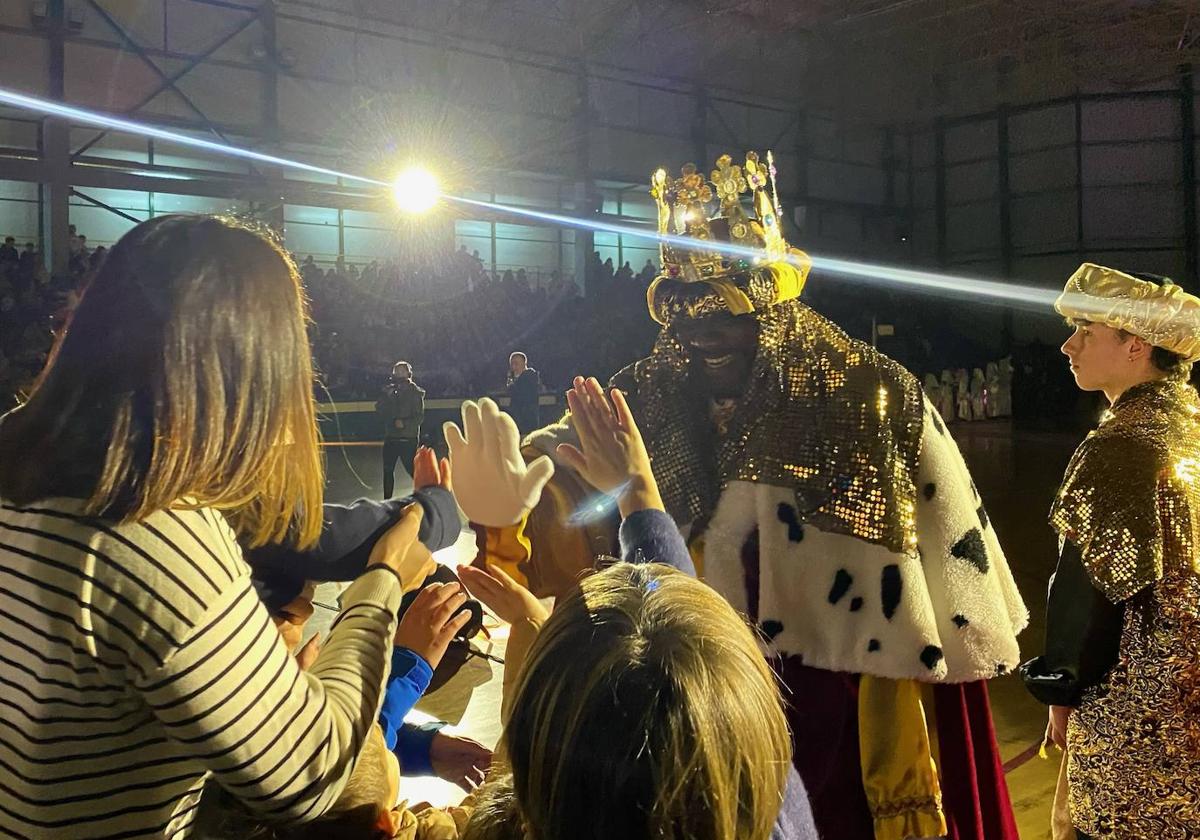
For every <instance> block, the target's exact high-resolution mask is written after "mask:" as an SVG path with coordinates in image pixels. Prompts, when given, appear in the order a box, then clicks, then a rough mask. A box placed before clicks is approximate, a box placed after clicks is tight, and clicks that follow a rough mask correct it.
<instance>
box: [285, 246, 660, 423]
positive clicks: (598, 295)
mask: <svg viewBox="0 0 1200 840" xmlns="http://www.w3.org/2000/svg"><path fill="white" fill-rule="evenodd" d="M299 264H300V270H301V273H302V275H303V276H304V280H305V287H306V288H307V290H308V294H309V297H310V299H311V302H312V309H313V315H314V321H315V327H314V336H313V345H314V353H315V356H316V359H317V365H318V367H319V369H320V371H321V374H322V382H323V385H324V388H325V389H327V391H328V396H331V397H333V398H334V399H338V400H354V399H374V398H375V397H376V396H377V395H378V393H379V391H380V388H382V386H383V383H384V381H385V380H386V378H387V374H388V371H390V370H391V365H392V363H393V362H394V361H395V360H396V359H405V360H407V361H409V362H411V363H412V365H413V374H414V377H415V379H416V380H417V381H418V382H419V383H420V384H421V387H423V388H425V390H426V392H427V393H428V395H429V396H430V397H448V396H480V395H484V394H495V393H501V392H503V390H504V385H505V376H506V374H507V361H508V357H509V354H510V352H512V351H514V350H521V351H524V352H526V353H528V354H529V356H530V358H532V359H535V360H536V362H537V367H538V369H539V370H540V372H541V376H542V382H543V384H544V385H546V386H547V387H550V388H554V389H561V388H565V387H567V386H568V385H569V384H570V381H571V377H572V376H574V374H575V373H577V372H578V371H580V370H586V371H588V372H593V373H595V374H596V375H598V376H608V375H610V374H612V373H615V372H616V371H617V370H619V369H620V368H621V367H622V366H624V365H625V364H628V363H629V362H632V361H634V360H635V359H637V358H638V357H639V356H641V355H644V354H645V352H646V351H647V350H649V348H650V345H651V343H652V342H653V339H654V335H655V333H656V325H655V324H654V323H653V322H652V321H651V320H650V319H649V317H648V316H647V315H646V304H645V290H646V286H647V285H648V284H649V282H650V280H651V279H652V278H653V276H654V271H655V269H654V267H653V265H651V264H650V263H648V262H647V264H646V265H645V266H643V268H642V270H641V271H640V272H638V273H637V274H635V273H634V271H633V268H632V266H630V264H629V263H628V262H626V263H625V264H624V265H623V266H620V267H618V268H614V266H613V264H612V261H611V260H607V261H603V262H602V261H601V260H600V258H599V255H598V254H593V257H592V263H591V265H590V266H589V268H588V272H587V278H586V280H585V285H586V287H587V289H588V295H587V296H586V297H585V296H584V295H583V294H582V290H581V289H580V287H579V286H578V285H577V284H576V283H575V282H574V281H573V280H571V279H569V278H566V279H564V278H563V277H561V276H560V275H559V274H558V272H551V273H550V274H549V275H548V276H538V277H536V278H533V277H531V274H530V273H529V272H527V271H526V270H525V269H517V270H516V271H513V270H512V269H505V270H504V271H495V272H492V271H487V270H485V269H484V267H483V264H482V263H481V262H480V260H479V258H478V256H477V255H471V254H468V253H467V251H466V249H465V248H463V249H460V250H459V251H458V252H456V253H454V254H452V255H450V256H448V257H447V258H445V259H444V260H442V261H441V262H440V263H439V264H437V265H429V264H425V265H418V266H413V267H404V266H401V265H400V264H398V263H396V262H384V263H378V262H371V263H369V264H367V265H363V266H358V265H354V264H351V263H346V262H344V261H343V260H340V259H339V260H338V261H337V262H335V263H334V264H332V265H330V266H328V267H326V268H323V267H322V266H321V265H319V264H318V263H317V262H316V261H315V260H314V259H313V258H312V257H311V256H305V257H304V258H303V259H301V260H300V261H299ZM450 335H453V336H454V338H453V340H448V339H447V336H450ZM323 396H324V395H323Z"/></svg>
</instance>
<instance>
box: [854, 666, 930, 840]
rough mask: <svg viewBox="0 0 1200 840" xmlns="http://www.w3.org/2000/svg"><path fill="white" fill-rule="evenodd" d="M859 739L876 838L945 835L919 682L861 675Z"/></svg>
mask: <svg viewBox="0 0 1200 840" xmlns="http://www.w3.org/2000/svg"><path fill="white" fill-rule="evenodd" d="M858 741H859V752H860V754H861V758H862V776H863V789H864V790H865V791H866V794H867V804H868V805H870V807H871V814H872V815H873V816H874V818H875V840H905V838H908V837H942V836H943V835H945V834H946V831H947V829H946V815H945V812H944V811H943V810H942V791H941V787H940V786H939V785H938V778H937V768H936V766H935V765H934V761H933V751H932V747H931V745H930V741H929V728H928V725H927V724H926V722H925V709H924V706H923V704H922V702H921V685H920V684H919V683H917V682H916V681H915V680H889V679H884V678H882V677H873V676H870V675H868V674H864V675H863V676H862V677H861V678H860V679H859V683H858Z"/></svg>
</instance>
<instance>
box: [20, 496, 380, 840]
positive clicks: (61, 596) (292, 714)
mask: <svg viewBox="0 0 1200 840" xmlns="http://www.w3.org/2000/svg"><path fill="white" fill-rule="evenodd" d="M80 510H81V502H79V501H75V500H62V499H57V500H50V501H46V502H41V503H38V504H36V505H32V506H29V507H24V508H19V507H15V506H13V505H8V504H3V503H0V836H12V837H22V838H40V837H53V838H56V840H58V838H72V837H79V838H89V840H100V839H101V838H119V837H120V838H124V837H186V836H187V835H188V834H189V831H190V826H191V823H192V820H193V818H194V816H195V813H196V807H197V804H198V801H199V796H200V791H201V789H202V787H203V785H204V782H205V780H206V778H207V777H208V776H209V774H211V775H212V777H213V778H214V779H215V780H216V781H218V782H219V783H220V784H221V785H222V786H223V787H225V788H226V789H227V790H228V791H229V792H230V793H231V794H233V795H234V796H236V797H237V798H238V799H240V800H242V801H243V802H244V803H245V804H246V805H247V806H249V807H250V808H252V809H254V810H256V811H258V812H260V813H261V814H263V815H264V816H265V817H266V818H269V819H271V818H274V819H284V820H304V819H310V818H314V817H317V816H319V815H320V814H321V813H323V812H324V811H325V809H326V808H328V807H329V806H330V805H331V804H332V803H333V801H334V800H335V799H336V798H337V796H338V795H339V793H340V792H341V789H342V787H343V786H344V784H345V781H346V779H347V777H348V776H349V774H350V770H351V765H352V763H353V760H354V758H355V756H356V755H357V752H358V750H357V747H358V745H359V744H360V743H361V741H362V738H363V737H364V735H365V732H366V730H367V727H369V726H370V725H371V724H372V723H373V722H374V720H375V715H376V714H377V712H378V709H379V704H380V701H381V695H382V687H383V683H384V679H385V677H386V671H387V661H388V660H387V658H388V655H389V654H390V652H391V647H392V635H393V633H394V631H395V624H396V619H395V616H396V612H397V610H398V609H399V606H400V598H401V587H400V583H399V578H398V577H397V576H396V575H394V574H392V573H391V572H390V571H389V570H387V569H380V568H375V569H372V570H369V571H367V572H365V573H364V574H362V575H361V576H360V577H359V578H358V580H357V581H356V582H355V583H354V584H352V585H351V586H350V587H349V589H347V590H346V592H345V595H344V596H343V612H342V614H341V616H340V617H339V618H338V620H337V622H336V623H335V624H334V627H333V630H332V631H331V633H330V635H329V637H328V640H327V641H326V643H325V646H324V648H323V649H322V651H321V654H320V656H319V657H318V658H317V661H316V663H315V664H314V665H313V667H312V668H311V670H309V671H308V672H307V673H304V672H301V671H300V670H299V669H298V668H297V666H296V664H295V661H294V660H293V659H292V657H291V656H289V655H288V652H287V650H286V648H285V647H284V645H283V643H282V641H281V639H280V637H279V634H278V632H277V631H276V629H275V627H274V625H273V623H272V622H271V619H270V617H269V616H268V614H267V611H266V610H265V609H264V607H263V606H262V604H261V603H260V602H259V600H258V597H257V596H256V594H255V591H254V589H253V587H252V586H251V582H250V568H249V567H248V566H247V565H246V562H245V561H244V560H243V558H242V552H241V550H240V548H239V547H238V544H237V541H236V539H235V536H234V533H233V531H232V529H231V528H230V527H229V525H228V524H227V523H226V521H225V520H224V518H223V517H222V516H221V515H220V514H219V513H218V512H216V511H214V510H211V509H201V510H183V509H173V510H167V511H160V512H157V513H155V514H153V515H151V516H149V517H147V518H146V519H145V520H143V521H142V522H140V523H137V524H132V525H114V524H112V523H111V522H104V521H100V520H97V519H94V518H90V517H85V516H81V515H79V513H78V512H79V511H80Z"/></svg>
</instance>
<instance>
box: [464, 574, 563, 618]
mask: <svg viewBox="0 0 1200 840" xmlns="http://www.w3.org/2000/svg"><path fill="white" fill-rule="evenodd" d="M458 574H459V576H460V577H461V578H462V580H463V583H465V584H466V585H467V588H468V589H470V590H471V594H472V595H474V596H475V597H476V598H478V599H479V600H480V601H481V602H482V603H483V605H484V606H485V607H487V608H488V609H489V610H491V611H492V613H494V614H495V616H496V618H498V619H500V620H501V621H506V622H508V623H509V624H516V623H517V622H518V621H521V620H522V619H526V618H528V619H530V620H531V621H534V622H536V623H538V624H541V623H542V622H544V621H545V620H546V619H547V618H548V617H549V616H550V613H549V612H548V611H547V610H546V608H545V607H544V606H542V602H541V601H539V600H538V599H537V598H535V597H534V595H533V593H532V592H530V591H529V590H528V589H526V588H525V587H524V586H522V585H521V584H519V583H517V582H516V581H515V580H513V579H512V578H511V577H509V576H508V575H506V574H505V573H504V572H503V571H501V570H500V569H480V568H477V567H475V566H459V568H458Z"/></svg>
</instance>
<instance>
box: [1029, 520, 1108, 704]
mask: <svg viewBox="0 0 1200 840" xmlns="http://www.w3.org/2000/svg"><path fill="white" fill-rule="evenodd" d="M1124 619H1125V604H1124V603H1123V602H1122V603H1119V604H1114V603H1112V602H1111V601H1109V600H1108V598H1106V597H1105V596H1104V595H1103V593H1101V592H1100V590H1099V589H1097V588H1096V587H1095V585H1093V584H1092V581H1091V579H1090V578H1089V577H1088V574H1087V570H1086V569H1084V567H1083V558H1082V557H1081V555H1080V552H1079V548H1078V547H1077V546H1076V545H1075V544H1074V543H1072V542H1070V541H1066V542H1064V543H1063V550H1062V554H1061V556H1060V557H1059V559H1058V569H1057V570H1055V572H1054V577H1052V578H1051V579H1050V592H1049V595H1048V596H1047V598H1046V652H1045V654H1043V655H1042V656H1039V657H1038V658H1036V659H1034V660H1031V661H1030V662H1027V663H1025V664H1024V665H1022V666H1021V676H1022V677H1023V678H1024V680H1025V687H1026V688H1028V689H1029V693H1030V694H1032V695H1033V696H1034V697H1035V698H1036V699H1037V700H1039V701H1041V702H1042V703H1045V704H1046V705H1050V706H1077V705H1079V701H1080V698H1081V697H1082V696H1083V693H1084V692H1085V691H1087V690H1088V689H1089V688H1092V687H1094V686H1097V685H1099V684H1100V683H1101V682H1103V681H1104V678H1105V677H1106V676H1107V675H1108V672H1109V671H1110V670H1112V667H1113V665H1115V664H1116V662H1117V656H1118V654H1119V652H1120V644H1121V627H1122V624H1123V622H1124Z"/></svg>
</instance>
